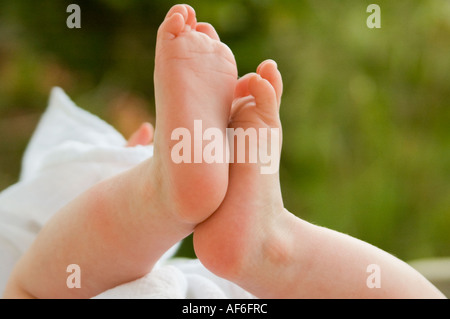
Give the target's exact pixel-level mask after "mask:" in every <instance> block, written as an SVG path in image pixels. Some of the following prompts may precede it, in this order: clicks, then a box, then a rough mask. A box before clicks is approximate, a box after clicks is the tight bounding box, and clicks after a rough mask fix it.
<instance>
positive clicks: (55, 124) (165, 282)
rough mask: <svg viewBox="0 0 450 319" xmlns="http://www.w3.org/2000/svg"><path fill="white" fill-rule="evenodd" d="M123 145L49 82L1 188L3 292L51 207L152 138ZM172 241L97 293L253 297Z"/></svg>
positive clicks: (118, 168) (131, 159) (142, 151)
mask: <svg viewBox="0 0 450 319" xmlns="http://www.w3.org/2000/svg"><path fill="white" fill-rule="evenodd" d="M125 145H126V140H125V139H124V137H123V136H122V135H121V134H120V133H118V132H117V131H116V130H115V129H114V128H113V127H112V126H110V125H109V124H107V123H106V122H104V121H103V120H101V119H100V118H98V117H96V116H94V115H92V114H90V113H88V112H86V111H85V110H82V109H80V108H79V107H77V106H76V105H75V104H74V103H73V102H72V101H71V100H70V99H69V97H67V95H66V94H65V93H64V92H63V90H62V89H60V88H54V89H53V90H52V92H51V96H50V101H49V105H48V108H47V110H46V111H45V113H44V114H43V116H42V118H41V120H40V122H39V124H38V126H37V128H36V131H35V133H34V134H33V136H32V138H31V140H30V143H29V145H28V147H27V149H26V151H25V154H24V158H23V162H22V172H21V175H20V179H19V181H18V182H17V183H16V184H15V185H13V186H11V187H9V188H7V189H6V190H4V191H3V192H1V193H0V294H2V293H3V291H4V287H5V285H6V282H7V279H8V277H9V274H10V272H11V270H12V268H13V267H14V264H15V263H16V262H17V260H18V259H19V258H20V256H21V255H22V254H23V253H24V252H25V251H26V250H27V249H28V247H29V246H30V244H31V243H32V241H33V240H34V238H35V237H36V235H37V233H38V232H39V230H40V229H41V228H42V226H43V225H44V224H45V223H46V222H47V221H48V220H49V219H50V218H51V217H52V215H53V214H54V213H55V212H57V211H58V210H59V209H60V208H61V207H63V206H64V205H65V204H66V203H68V202H69V201H70V200H72V199H74V198H75V197H76V196H78V195H79V194H80V193H82V192H83V191H85V190H86V189H88V188H89V187H90V186H92V185H94V184H95V183H97V182H99V181H100V180H103V179H105V178H108V177H110V176H112V175H115V174H118V173H119V172H122V171H124V170H126V169H128V168H130V167H132V166H134V165H136V164H138V163H140V162H141V161H143V160H145V159H147V158H149V157H150V156H152V155H153V147H152V146H151V145H150V146H136V147H124V146H125ZM177 246H178V245H176V246H174V247H172V249H170V250H169V251H168V252H167V253H166V254H165V255H164V256H163V257H162V258H161V260H160V261H159V262H158V264H157V266H155V268H154V269H153V271H152V272H151V273H149V274H148V275H146V276H144V277H143V278H141V279H138V280H136V281H133V282H130V283H127V284H124V285H121V286H118V287H116V288H113V289H110V290H108V291H106V292H104V293H102V294H100V295H98V296H97V297H96V298H252V296H251V295H250V294H249V293H247V292H246V291H244V290H242V289H241V288H239V287H237V286H236V285H234V284H232V283H230V282H227V281H226V280H223V279H221V278H218V277H216V276H215V275H213V274H212V273H210V272H209V271H208V270H207V269H206V268H204V267H203V266H202V264H201V263H200V262H199V261H198V260H185V259H179V260H177V259H171V257H172V256H173V255H174V253H175V252H176V248H177Z"/></svg>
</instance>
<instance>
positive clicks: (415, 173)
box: [0, 0, 450, 259]
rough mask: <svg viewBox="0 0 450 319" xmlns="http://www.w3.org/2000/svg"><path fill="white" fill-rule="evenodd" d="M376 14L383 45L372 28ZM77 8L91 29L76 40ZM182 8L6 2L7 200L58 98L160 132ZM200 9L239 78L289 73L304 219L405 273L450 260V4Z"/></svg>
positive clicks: (287, 104)
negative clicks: (158, 92) (165, 59)
mask: <svg viewBox="0 0 450 319" xmlns="http://www.w3.org/2000/svg"><path fill="white" fill-rule="evenodd" d="M373 2H375V3H377V4H379V5H380V7H381V19H382V28H381V29H373V30H372V29H368V28H367V27H366V18H367V17H368V15H369V14H368V13H366V8H367V6H368V4H370V3H373ZM70 3H77V4H78V5H80V7H81V21H82V22H81V24H82V28H81V29H68V28H67V27H66V19H67V17H68V15H69V14H68V13H66V8H67V6H68V4H70ZM173 4H175V2H173V1H163V0H151V1H150V0H148V1H144V0H142V1H141V0H130V1H121V0H89V1H65V0H64V1H63V0H40V1H29V0H27V1H25V0H15V1H7V0H0V134H1V136H0V189H3V188H5V187H7V186H8V185H10V184H12V183H14V182H15V181H16V180H17V176H18V173H19V170H20V159H21V156H22V153H23V150H24V148H25V146H26V143H27V141H28V139H29V137H30V136H31V134H32V131H33V129H34V127H35V125H36V123H37V121H38V119H39V115H40V114H41V113H42V112H43V111H44V109H45V107H46V102H47V98H48V93H49V91H50V88H51V87H52V86H55V85H57V86H61V87H62V88H63V89H64V90H66V92H67V93H68V94H69V95H70V96H71V97H72V98H74V100H75V102H76V103H77V104H79V105H80V106H82V107H83V108H86V109H87V110H89V111H91V112H93V113H95V114H97V115H99V116H101V117H102V118H104V119H105V120H107V121H109V122H111V123H112V124H113V125H115V126H116V127H118V129H119V130H121V131H122V132H123V133H124V135H127V134H129V133H130V132H131V131H132V130H133V129H134V128H135V126H137V123H139V122H140V121H143V120H150V121H152V122H154V120H153V114H154V105H153V103H154V102H153V67H154V61H153V59H154V45H155V41H156V31H157V28H158V26H159V24H160V23H161V21H162V20H163V18H164V16H165V14H166V12H167V10H168V9H169V8H170V7H171V6H172V5H173ZM189 4H191V5H192V6H193V7H194V8H195V9H196V11H197V16H198V18H199V20H202V21H208V22H210V23H212V24H213V25H214V26H215V27H216V29H217V31H218V33H219V35H220V36H221V39H222V41H223V42H225V43H226V44H228V45H229V47H230V48H231V49H232V50H233V52H234V53H235V56H236V60H237V63H238V67H239V74H240V75H243V74H245V73H247V72H252V71H253V70H254V69H255V68H256V66H257V65H258V64H259V62H261V61H262V60H264V59H267V58H272V59H274V60H276V61H277V63H278V66H279V68H280V70H281V72H282V74H283V77H284V81H285V91H284V97H283V103H282V108H281V117H282V123H283V130H284V131H283V132H284V133H283V134H284V145H283V154H282V163H281V182H282V189H283V195H284V200H285V205H286V207H287V208H288V209H289V210H290V211H292V212H294V213H295V214H297V215H298V216H300V217H301V218H304V219H306V220H308V221H311V222H313V223H317V224H320V225H323V226H326V227H330V228H332V229H336V230H338V231H341V232H345V233H349V234H350V235H352V236H355V237H357V238H360V239H363V240H365V241H368V242H370V243H372V244H374V245H377V246H379V247H381V248H383V249H384V250H387V251H389V252H391V253H393V254H395V255H397V256H399V257H401V258H403V259H410V258H418V257H429V256H441V255H450V231H449V230H450V107H449V106H450V58H449V54H450V2H449V1H446V0H424V1H409V0H396V1H387V0H377V1H350V0H341V1H335V0H303V1H299V0H295V1H294V0H284V1H274V0H263V1H260V0H228V1H210V0H197V1H191V2H189ZM300 244H301V243H300ZM187 245H189V244H187ZM185 254H188V255H189V247H187V248H185Z"/></svg>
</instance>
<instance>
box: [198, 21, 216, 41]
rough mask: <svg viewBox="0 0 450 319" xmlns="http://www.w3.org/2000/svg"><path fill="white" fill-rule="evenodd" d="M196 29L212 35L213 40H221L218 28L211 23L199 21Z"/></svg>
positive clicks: (209, 35)
mask: <svg viewBox="0 0 450 319" xmlns="http://www.w3.org/2000/svg"><path fill="white" fill-rule="evenodd" d="M195 29H196V31H198V32H201V33H204V34H206V35H207V36H208V37H210V38H211V39H213V40H217V41H220V38H219V35H218V34H217V32H216V29H214V27H213V26H212V25H211V24H209V23H205V22H200V23H197V26H196V28H195Z"/></svg>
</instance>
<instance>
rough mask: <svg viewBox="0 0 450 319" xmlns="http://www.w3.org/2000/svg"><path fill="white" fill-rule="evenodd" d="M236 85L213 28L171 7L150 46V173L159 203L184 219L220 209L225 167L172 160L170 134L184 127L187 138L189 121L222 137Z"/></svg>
mask: <svg viewBox="0 0 450 319" xmlns="http://www.w3.org/2000/svg"><path fill="white" fill-rule="evenodd" d="M236 81H237V69H236V63H235V60H234V56H233V53H232V52H231V50H230V49H229V48H228V47H227V46H226V45H225V44H223V43H222V42H220V40H219V37H218V35H217V33H216V31H215V30H214V28H213V27H212V26H211V25H210V24H208V23H197V21H196V16H195V12H194V9H192V8H191V7H190V6H188V5H176V6H174V7H172V9H171V10H170V11H169V12H168V14H167V16H166V18H165V21H164V22H163V23H162V24H161V26H160V28H159V30H158V39H157V44H156V57H155V74H154V82H155V99H156V131H155V138H154V148H155V155H154V161H153V164H154V165H153V168H154V170H153V174H159V175H158V177H157V179H158V180H160V181H162V182H161V184H160V185H158V186H159V188H160V190H161V194H162V196H163V199H162V200H163V201H164V202H165V203H168V204H170V205H171V207H170V210H172V211H173V212H177V214H178V215H179V216H180V217H182V218H183V219H185V220H186V221H189V222H192V223H198V222H200V221H203V220H204V219H206V218H207V217H208V216H209V215H210V214H211V213H212V212H214V211H215V210H216V209H217V207H218V206H219V205H220V203H221V201H222V200H223V198H224V196H225V193H226V189H227V184H228V164H227V163H226V161H222V162H221V163H212V164H208V163H205V162H204V161H203V162H201V163H194V160H192V161H191V163H183V162H182V163H176V162H174V159H173V158H172V154H171V150H172V148H173V147H174V145H175V144H176V143H178V140H172V138H171V137H172V133H173V132H174V130H175V129H179V128H186V129H187V130H188V131H189V132H191V135H192V136H193V135H194V121H195V120H201V123H202V128H203V130H206V129H208V128H217V129H220V130H221V131H222V132H223V133H224V134H223V136H224V139H225V136H226V135H225V130H226V127H227V125H228V119H229V112H230V105H231V103H232V100H233V91H234V88H235V85H236ZM189 142H190V141H189ZM224 145H226V144H225V143H224ZM192 149H193V148H192Z"/></svg>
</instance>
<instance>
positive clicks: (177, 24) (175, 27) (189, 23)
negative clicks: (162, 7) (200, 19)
mask: <svg viewBox="0 0 450 319" xmlns="http://www.w3.org/2000/svg"><path fill="white" fill-rule="evenodd" d="M196 25H197V19H196V17H195V11H194V9H193V8H192V7H191V6H189V5H187V4H177V5H175V6H173V7H172V8H171V9H170V10H169V12H168V13H167V15H166V18H165V20H164V22H163V23H162V24H161V26H160V27H159V30H158V33H159V34H160V36H161V37H163V38H165V39H172V38H174V37H176V36H178V34H180V33H181V32H182V31H190V30H194V29H195V28H196Z"/></svg>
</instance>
